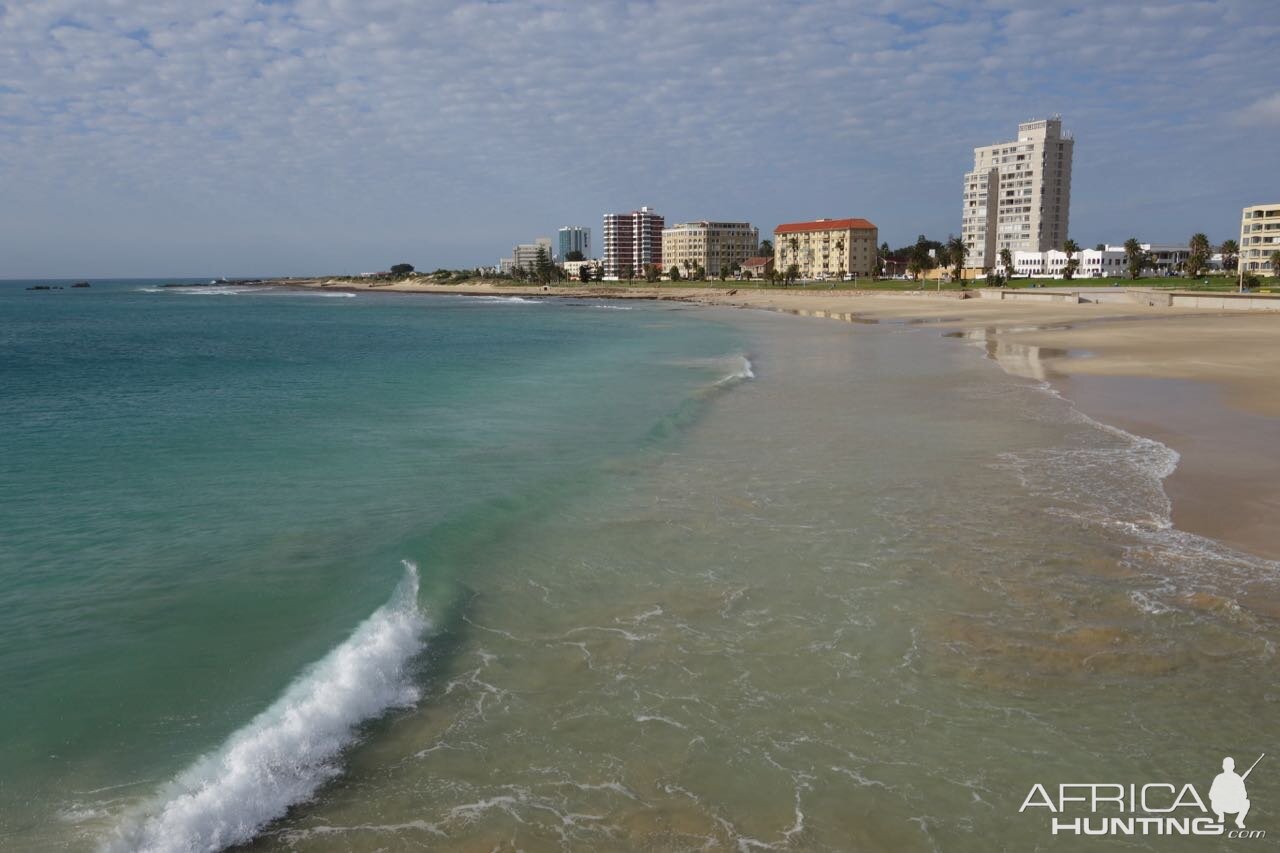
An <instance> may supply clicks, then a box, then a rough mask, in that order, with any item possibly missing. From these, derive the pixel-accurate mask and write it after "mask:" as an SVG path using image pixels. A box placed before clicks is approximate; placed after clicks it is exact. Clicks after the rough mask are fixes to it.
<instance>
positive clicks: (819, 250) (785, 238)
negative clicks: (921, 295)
mask: <svg viewBox="0 0 1280 853" xmlns="http://www.w3.org/2000/svg"><path fill="white" fill-rule="evenodd" d="M879 234H880V232H879V230H878V229H877V228H876V226H875V225H873V224H871V223H870V222H868V221H867V220H865V219H815V220H813V221H812V222H788V223H785V224H783V225H779V226H778V227H777V228H775V229H773V261H774V263H773V265H774V269H776V270H777V271H778V272H779V273H785V272H786V271H787V268H788V267H789V266H791V265H792V264H795V265H796V266H798V267H799V268H800V278H802V279H810V280H813V279H818V280H822V279H828V278H842V277H844V276H846V275H852V276H868V275H871V273H872V269H873V265H874V264H875V263H876V246H877V241H878V240H879Z"/></svg>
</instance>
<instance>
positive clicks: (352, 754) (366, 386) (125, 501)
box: [0, 282, 1280, 851]
mask: <svg viewBox="0 0 1280 853" xmlns="http://www.w3.org/2000/svg"><path fill="white" fill-rule="evenodd" d="M0 300H2V301H3V302H2V304H3V314H2V315H0V316H2V317H3V325H0V371H2V373H0V383H2V384H0V393H2V394H3V415H2V417H0V432H2V433H3V434H2V435H0V442H2V444H0V446H3V447H4V448H5V454H4V460H3V463H2V466H0V510H2V511H3V518H4V523H3V527H2V528H0V531H2V538H0V613H3V614H4V619H3V621H0V689H2V690H3V695H4V697H5V701H4V702H3V704H0V718H2V719H0V723H2V724H3V728H0V833H3V834H2V835H0V843H2V844H3V846H6V848H8V847H12V848H13V849H49V848H52V849H68V850H208V849H219V848H221V847H225V846H230V845H236V844H246V843H247V844H248V846H249V849H255V850H256V849H262V850H278V849H296V850H398V849H421V848H429V849H459V850H473V849H474V850H491V849H527V850H540V849H583V850H589V849H617V850H625V849H738V850H751V849H796V850H814V849H816V850H975V851H977V850H991V849H1011V850H1013V849H1018V850H1021V849H1029V848H1033V847H1035V846H1038V845H1039V846H1050V845H1052V844H1058V845H1060V846H1061V849H1074V848H1072V847H1071V844H1072V843H1076V844H1079V843H1081V841H1080V839H1075V840H1074V842H1073V840H1072V839H1061V838H1057V839H1055V838H1054V837H1053V836H1051V835H1050V834H1049V832H1048V829H1047V821H1046V820H1045V816H1043V815H1039V814H1030V815H1028V814H1019V812H1018V810H1019V806H1020V805H1021V804H1022V803H1023V801H1024V798H1025V796H1026V794H1027V792H1028V790H1029V788H1030V787H1031V786H1032V785H1033V784H1035V783H1043V784H1046V785H1053V784H1056V783H1057V782H1088V781H1097V782H1120V783H1126V784H1127V783H1130V782H1133V783H1138V784H1142V783H1145V782H1163V781H1174V780H1176V781H1183V780H1185V781H1191V782H1195V783H1196V784H1198V785H1200V786H1201V788H1202V790H1207V787H1208V783H1209V782H1210V781H1211V780H1212V777H1213V776H1214V775H1215V774H1216V772H1218V764H1219V763H1220V761H1221V758H1222V756H1224V755H1232V754H1234V755H1236V757H1237V762H1238V763H1240V762H1241V761H1245V760H1246V759H1247V760H1248V761H1252V758H1253V756H1252V755H1249V754H1248V753H1249V752H1250V751H1256V752H1262V751H1265V750H1266V748H1267V746H1268V744H1270V743H1274V739H1275V736H1276V733H1277V730H1276V724H1275V722H1274V720H1275V717H1276V713H1275V712H1276V707H1277V702H1278V701H1280V690H1278V689H1277V688H1276V686H1275V684H1274V678H1273V677H1272V674H1273V673H1274V669H1275V654H1276V641H1277V637H1278V636H1280V630H1278V629H1277V620H1276V617H1277V606H1276V602H1277V599H1278V598H1280V596H1277V594H1276V593H1277V589H1276V578H1277V574H1276V568H1277V567H1276V565H1275V564H1273V563H1268V562H1266V561H1263V560H1259V559H1256V558H1253V557H1250V556H1248V555H1244V554H1240V553H1236V552H1233V551H1231V550H1230V549H1228V548H1225V547H1223V546H1222V545H1220V544H1218V543H1215V542H1212V541H1210V540H1205V539H1200V538H1197V537H1193V536H1190V535H1187V534H1184V533H1181V532H1179V531H1177V530H1176V529H1173V528H1171V527H1170V525H1169V523H1168V517H1169V506H1168V501H1167V499H1166V498H1165V496H1164V492H1163V490H1162V489H1161V486H1160V483H1161V479H1162V477H1164V476H1166V475H1167V474H1168V473H1169V471H1171V470H1172V467H1173V466H1174V465H1175V464H1176V461H1177V459H1176V456H1175V455H1174V454H1173V453H1172V452H1171V451H1169V450H1168V449H1167V448H1165V447H1163V446H1162V445H1159V444H1157V443H1155V442H1151V441H1148V440H1145V439H1142V438H1140V437H1136V436H1132V435H1129V434H1127V433H1124V432H1121V431H1119V430H1115V429H1112V428H1110V427H1107V426H1105V425H1102V424H1098V423H1097V422H1095V421H1092V420H1090V419H1089V418H1087V417H1085V416H1084V415H1082V414H1080V413H1079V412H1077V411H1075V409H1074V408H1073V407H1072V406H1071V404H1070V402H1069V401H1066V400H1063V399H1061V398H1059V397H1057V396H1056V395H1054V394H1053V392H1052V391H1051V389H1049V388H1047V386H1045V385H1044V384H1043V383H1042V382H1039V381H1036V380H1035V379H1030V378H1027V377H1026V376H1010V375H1007V374H1006V373H1005V372H1003V371H1001V370H1000V369H999V367H998V366H997V365H996V364H995V363H994V362H993V361H992V360H990V359H987V358H985V357H984V352H983V351H982V350H981V349H979V348H976V347H972V346H968V345H966V344H965V343H963V342H961V341H957V340H948V339H944V338H942V337H941V336H939V335H938V334H937V332H936V331H934V330H929V329H922V328H911V327H907V326H893V325H886V326H879V327H871V326H865V325H849V324H842V323H836V322H832V321H820V320H812V319H799V318H794V317H787V316H780V315H774V314H764V313H757V312H746V311H728V310H708V309H700V308H692V307H687V306H681V305H671V304H663V303H639V304H627V305H621V306H613V307H619V308H625V309H630V310H624V311H616V310H606V309H607V307H608V306H606V305H605V304H604V303H599V302H592V301H589V300H576V301H567V302H562V301H558V300H545V301H543V300H538V299H536V297H530V298H528V299H524V300H519V301H513V300H500V299H477V298H468V297H447V296H446V297H423V296H405V295H395V294H367V293H361V294H358V295H356V296H348V295H343V294H338V293H329V292H301V291H291V290H283V289H261V288H253V289H250V288H236V287H225V288H202V289H192V290H176V289H165V288H159V287H155V286H154V285H153V284H152V283H142V282H135V283H123V282H122V283H115V284H112V285H109V286H100V285H95V288H94V289H92V290H91V291H79V292H71V291H55V292H38V293H31V292H26V291H23V290H21V289H20V288H14V287H12V286H6V287H5V288H4V289H0ZM1245 766H1247V763H1246V765H1245ZM1263 766H1265V761H1264V763H1263ZM1276 778H1280V777H1276V776H1274V775H1271V776H1267V775H1266V774H1265V773H1263V772H1261V771H1259V772H1258V773H1255V774H1253V775H1252V776H1251V777H1250V780H1249V784H1250V792H1251V796H1252V797H1253V799H1254V801H1255V803H1256V804H1258V805H1256V806H1255V809H1257V810H1258V811H1257V813H1256V816H1255V818H1254V821H1255V824H1256V825H1257V826H1263V823H1262V822H1263V821H1264V820H1265V819H1264V817H1263V816H1262V815H1263V814H1264V812H1263V811H1262V810H1261V809H1262V806H1261V804H1262V803H1266V802H1280V786H1277V785H1276V783H1275V779H1276ZM1107 843H1109V844H1111V845H1112V846H1118V847H1121V848H1122V849H1125V848H1127V849H1170V848H1173V849H1214V846H1215V844H1218V843H1222V844H1223V845H1225V844H1226V842H1225V841H1222V842H1219V841H1218V840H1214V839H1209V840H1204V839H1193V840H1190V841H1186V840H1180V839H1165V838H1160V839H1152V838H1141V837H1139V838H1130V839H1123V838H1122V839H1111V840H1110V841H1109V842H1107ZM1180 843H1181V844H1182V848H1180V847H1179V845H1180Z"/></svg>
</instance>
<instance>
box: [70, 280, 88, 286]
mask: <svg viewBox="0 0 1280 853" xmlns="http://www.w3.org/2000/svg"><path fill="white" fill-rule="evenodd" d="M71 286H72V287H88V286H89V282H87V281H77V282H76V283H75V284H73V285H71Z"/></svg>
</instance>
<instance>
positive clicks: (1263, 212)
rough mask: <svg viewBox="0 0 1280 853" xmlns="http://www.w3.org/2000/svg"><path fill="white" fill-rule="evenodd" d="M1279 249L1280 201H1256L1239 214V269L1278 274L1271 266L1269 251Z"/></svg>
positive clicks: (1256, 272) (1254, 272)
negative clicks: (1259, 202)
mask: <svg viewBox="0 0 1280 853" xmlns="http://www.w3.org/2000/svg"><path fill="white" fill-rule="evenodd" d="M1272 252H1280V204H1255V205H1253V206H1252V207H1246V208H1245V209H1244V212H1243V213H1242V214H1241V217H1240V269H1241V270H1242V271H1243V272H1249V273H1253V274H1254V275H1257V274H1259V273H1261V274H1263V275H1280V270H1278V269H1272V268H1271V253H1272Z"/></svg>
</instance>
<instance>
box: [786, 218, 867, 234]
mask: <svg viewBox="0 0 1280 853" xmlns="http://www.w3.org/2000/svg"><path fill="white" fill-rule="evenodd" d="M875 227H876V226H875V225H874V224H872V223H871V222H868V221H867V220H865V219H815V220H813V221H812V222H786V223H783V224H782V225H779V226H778V227H777V228H775V229H773V233H774V234H793V233H795V232H798V231H846V230H848V229H850V228H856V229H862V230H872V229H874V228H875Z"/></svg>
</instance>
